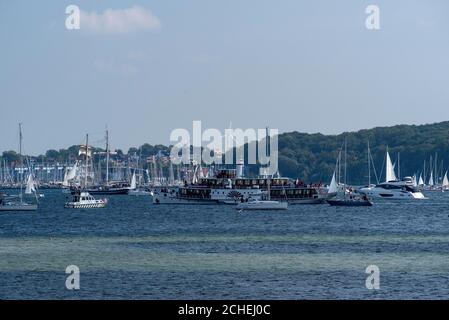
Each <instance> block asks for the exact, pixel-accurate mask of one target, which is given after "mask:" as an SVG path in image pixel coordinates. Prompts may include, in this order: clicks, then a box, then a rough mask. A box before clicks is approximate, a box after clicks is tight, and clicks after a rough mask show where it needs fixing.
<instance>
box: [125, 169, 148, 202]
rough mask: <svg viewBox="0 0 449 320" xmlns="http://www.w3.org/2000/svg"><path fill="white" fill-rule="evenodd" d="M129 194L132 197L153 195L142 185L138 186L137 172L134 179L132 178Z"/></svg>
mask: <svg viewBox="0 0 449 320" xmlns="http://www.w3.org/2000/svg"><path fill="white" fill-rule="evenodd" d="M128 194H129V195H131V196H149V195H151V191H150V190H148V189H147V188H143V187H141V186H140V185H139V186H137V178H136V171H134V172H133V175H132V178H131V185H130V187H129V190H128Z"/></svg>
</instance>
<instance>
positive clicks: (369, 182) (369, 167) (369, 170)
mask: <svg viewBox="0 0 449 320" xmlns="http://www.w3.org/2000/svg"><path fill="white" fill-rule="evenodd" d="M370 154H371V152H370V150H369V140H368V188H369V187H370V186H371V161H370Z"/></svg>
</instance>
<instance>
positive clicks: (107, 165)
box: [106, 129, 109, 184]
mask: <svg viewBox="0 0 449 320" xmlns="http://www.w3.org/2000/svg"><path fill="white" fill-rule="evenodd" d="M106 184H109V131H108V129H106Z"/></svg>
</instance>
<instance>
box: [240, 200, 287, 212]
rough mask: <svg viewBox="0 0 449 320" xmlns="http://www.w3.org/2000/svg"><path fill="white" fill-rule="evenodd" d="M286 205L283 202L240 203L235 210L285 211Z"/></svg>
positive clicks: (257, 201) (256, 201)
mask: <svg viewBox="0 0 449 320" xmlns="http://www.w3.org/2000/svg"><path fill="white" fill-rule="evenodd" d="M287 208H288V203H287V202H286V201H285V202H284V201H272V200H254V201H248V202H241V203H239V204H238V205H237V210H287Z"/></svg>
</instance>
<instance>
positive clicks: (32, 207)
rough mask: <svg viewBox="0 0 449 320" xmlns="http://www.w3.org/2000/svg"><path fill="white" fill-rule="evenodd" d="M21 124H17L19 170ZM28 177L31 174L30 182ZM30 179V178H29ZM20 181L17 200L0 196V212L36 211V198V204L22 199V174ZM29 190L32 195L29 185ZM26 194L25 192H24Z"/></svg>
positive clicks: (21, 161)
mask: <svg viewBox="0 0 449 320" xmlns="http://www.w3.org/2000/svg"><path fill="white" fill-rule="evenodd" d="M22 139H23V137H22V124H21V123H19V141H20V142H19V157H20V167H21V169H23V158H22ZM30 177H31V174H30V176H29V178H28V181H30ZM31 179H32V178H31ZM19 180H20V193H19V195H18V198H19V200H16V198H17V197H15V198H11V199H8V198H6V197H4V196H0V211H36V210H37V208H38V204H37V198H36V203H29V202H26V201H24V199H23V186H22V182H23V181H22V180H23V179H22V174H20V177H19ZM31 182H32V180H31ZM29 188H30V190H29V191H30V193H32V188H34V187H31V185H30V186H29ZM25 191H28V184H27V190H25ZM25 193H27V192H25Z"/></svg>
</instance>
